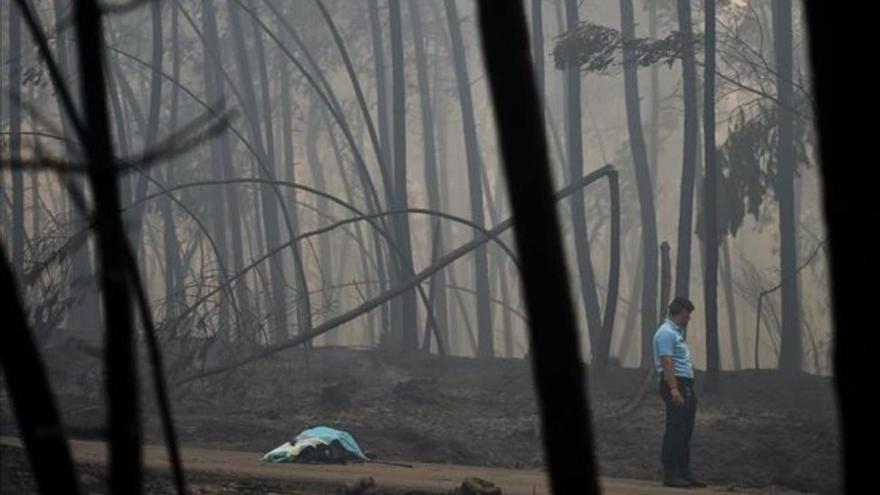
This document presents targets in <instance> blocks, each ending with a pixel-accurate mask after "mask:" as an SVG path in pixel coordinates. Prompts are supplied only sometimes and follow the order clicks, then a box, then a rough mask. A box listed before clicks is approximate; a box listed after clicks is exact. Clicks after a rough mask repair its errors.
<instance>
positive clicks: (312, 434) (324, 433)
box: [263, 426, 367, 462]
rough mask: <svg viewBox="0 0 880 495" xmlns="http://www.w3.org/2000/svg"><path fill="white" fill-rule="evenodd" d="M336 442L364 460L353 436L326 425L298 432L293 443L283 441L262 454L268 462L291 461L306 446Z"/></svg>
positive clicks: (352, 454) (355, 456)
mask: <svg viewBox="0 0 880 495" xmlns="http://www.w3.org/2000/svg"><path fill="white" fill-rule="evenodd" d="M334 441H336V442H338V443H339V445H341V446H342V448H343V449H345V451H346V452H347V453H349V454H350V455H351V456H352V457H353V458H356V459H361V460H366V459H367V456H366V455H364V453H363V451H361V448H360V447H359V446H358V444H357V442H356V441H355V440H354V438H353V437H352V436H351V435H350V434H349V433H347V432H344V431H342V430H337V429H335V428H330V427H327V426H315V427H313V428H308V429H306V430H303V431H302V432H300V434H299V435H297V436H296V438H295V439H294V443H293V444H291V443H290V442H284V443H283V444H282V445H280V446H278V447H277V448H275V449H274V450H272V451H271V452H269V453H267V454H266V455H264V456H263V460H264V461H269V462H293V461H295V460H296V458H297V456H299V454H300V452H302V451H303V449H305V448H306V447H314V446H316V445H319V444H323V445H328V446H329V445H330V444H331V443H333V442H334Z"/></svg>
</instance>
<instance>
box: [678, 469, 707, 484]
mask: <svg viewBox="0 0 880 495" xmlns="http://www.w3.org/2000/svg"><path fill="white" fill-rule="evenodd" d="M681 477H682V479H684V480H685V481H687V482H688V483H690V484H691V486H692V487H694V488H706V484H705V483H703V482H702V481H699V480H698V479H696V478H694V475H693V474H691V472H690V471H687V472H685V473H684V474H683V475H682V476H681Z"/></svg>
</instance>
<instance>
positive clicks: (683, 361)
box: [654, 318, 694, 378]
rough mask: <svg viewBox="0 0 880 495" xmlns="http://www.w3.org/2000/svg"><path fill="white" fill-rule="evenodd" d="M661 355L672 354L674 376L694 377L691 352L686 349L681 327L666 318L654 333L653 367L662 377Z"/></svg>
mask: <svg viewBox="0 0 880 495" xmlns="http://www.w3.org/2000/svg"><path fill="white" fill-rule="evenodd" d="M661 356H672V364H673V368H674V369H675V376H681V377H684V378H693V377H694V364H693V363H692V362H691V353H690V352H689V351H688V346H687V342H686V341H685V340H684V336H683V335H682V329H681V327H679V326H678V325H677V324H676V323H675V322H674V321H672V320H670V319H668V318H667V319H666V321H665V322H663V324H662V325H660V328H658V329H657V332H656V333H655V334H654V369H656V370H657V373H658V374H659V375H660V377H661V378H662V377H663V363H662V361H661V360H660V357H661Z"/></svg>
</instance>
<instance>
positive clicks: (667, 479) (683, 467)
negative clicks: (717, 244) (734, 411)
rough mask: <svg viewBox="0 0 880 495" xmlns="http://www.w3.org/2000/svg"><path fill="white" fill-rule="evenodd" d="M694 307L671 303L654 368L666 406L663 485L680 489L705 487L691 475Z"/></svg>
mask: <svg viewBox="0 0 880 495" xmlns="http://www.w3.org/2000/svg"><path fill="white" fill-rule="evenodd" d="M693 310H694V305H693V303H692V302H690V301H689V300H687V299H685V298H683V297H676V298H675V300H673V301H672V303H670V304H669V316H668V318H666V321H665V322H663V324H662V325H660V328H658V329H657V332H656V333H655V334H654V368H655V369H656V370H657V373H658V374H659V375H660V396H661V397H663V402H665V403H666V432H665V433H664V435H663V484H664V485H665V486H672V487H678V488H692V487H694V488H697V487H704V486H706V485H705V484H704V483H701V482H699V481H697V480H696V479H695V478H694V476H693V474H692V473H691V435H693V432H694V418H695V416H696V413H697V396H696V394H694V365H693V363H692V362H691V355H690V352H689V351H688V346H687V342H686V341H685V336H684V329H685V328H686V327H687V324H688V322H689V321H690V320H691V312H693Z"/></svg>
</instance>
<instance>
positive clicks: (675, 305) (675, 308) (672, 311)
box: [669, 296, 694, 316]
mask: <svg viewBox="0 0 880 495" xmlns="http://www.w3.org/2000/svg"><path fill="white" fill-rule="evenodd" d="M693 310H694V303H692V302H690V300H688V299H687V298H686V297H680V296H679V297H676V298H675V299H673V300H672V302H671V303H669V316H675V315H678V314H681V312H682V311H687V312H688V313H690V312H691V311H693Z"/></svg>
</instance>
